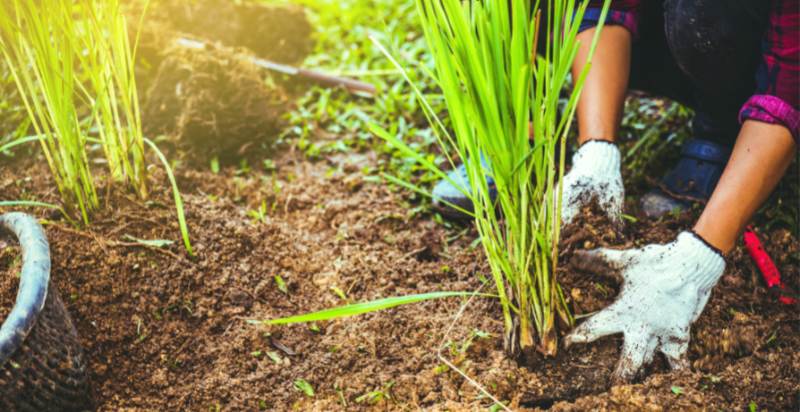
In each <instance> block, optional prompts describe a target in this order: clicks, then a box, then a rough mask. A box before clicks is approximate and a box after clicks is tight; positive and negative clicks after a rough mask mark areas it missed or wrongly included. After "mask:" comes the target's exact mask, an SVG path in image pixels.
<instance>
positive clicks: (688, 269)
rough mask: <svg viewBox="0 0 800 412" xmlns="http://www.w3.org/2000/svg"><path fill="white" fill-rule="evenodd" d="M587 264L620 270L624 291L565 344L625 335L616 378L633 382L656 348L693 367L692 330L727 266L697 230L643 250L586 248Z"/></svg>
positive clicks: (672, 360)
mask: <svg viewBox="0 0 800 412" xmlns="http://www.w3.org/2000/svg"><path fill="white" fill-rule="evenodd" d="M578 259H581V260H580V261H579V262H578V263H579V264H580V265H581V266H583V267H584V268H597V267H598V265H599V266H607V267H610V269H612V270H616V271H618V272H617V273H619V275H620V277H621V280H622V291H621V293H620V295H619V297H618V298H617V300H616V301H615V302H614V303H613V304H611V305H610V306H609V307H607V308H605V309H603V310H602V311H600V312H599V313H597V314H596V315H594V316H592V317H590V318H589V319H588V320H587V321H586V322H584V323H582V324H581V325H580V326H578V327H577V328H575V330H574V331H573V332H572V333H570V334H569V335H567V337H566V345H567V346H569V345H571V344H573V343H583V342H592V341H594V340H596V339H598V338H600V337H602V336H606V335H611V334H615V333H620V332H621V333H623V334H624V339H625V340H624V344H623V347H622V354H621V357H620V360H619V363H617V368H616V370H615V371H614V375H613V376H614V379H615V380H616V381H628V380H631V379H632V378H633V377H634V376H635V375H636V373H637V372H638V371H639V369H640V368H641V366H642V365H644V364H647V363H649V362H650V361H651V360H652V359H653V355H654V354H655V351H656V350H659V351H661V353H663V354H664V355H666V358H667V360H668V361H669V364H670V366H671V367H672V368H673V369H679V368H685V367H687V366H688V365H689V362H688V360H687V358H686V350H687V349H688V347H689V337H690V335H689V328H690V326H691V324H692V323H693V322H694V321H695V320H697V318H698V317H699V316H700V313H701V312H702V311H703V308H704V307H705V305H706V302H708V297H709V296H710V294H711V289H712V288H713V287H714V285H715V284H716V283H717V280H719V278H720V276H722V272H723V270H724V269H725V259H723V258H722V254H721V253H720V252H719V251H718V250H716V249H714V248H713V247H712V246H710V245H709V244H708V243H706V242H705V240H703V239H702V238H700V237H699V236H698V235H697V234H695V233H693V232H682V233H681V234H680V235H678V238H677V240H675V241H674V242H672V243H668V244H666V245H649V246H645V247H643V248H641V249H630V250H613V249H596V250H592V251H588V252H583V253H582V254H581V255H579V256H578Z"/></svg>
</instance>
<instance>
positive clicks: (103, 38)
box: [0, 0, 192, 254]
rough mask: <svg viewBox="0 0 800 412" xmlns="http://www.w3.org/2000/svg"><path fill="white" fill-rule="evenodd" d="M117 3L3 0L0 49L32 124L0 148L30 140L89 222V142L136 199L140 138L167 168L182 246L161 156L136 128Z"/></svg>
mask: <svg viewBox="0 0 800 412" xmlns="http://www.w3.org/2000/svg"><path fill="white" fill-rule="evenodd" d="M120 6H121V5H120V2H119V0H78V1H73V0H53V1H49V2H46V3H42V2H37V1H23V0H10V1H8V2H6V4H5V5H4V7H2V8H0V52H2V57H3V60H4V62H5V63H6V65H7V67H8V71H9V72H10V75H11V77H12V78H13V80H14V83H15V84H16V87H17V90H18V91H19V95H20V99H21V100H22V103H23V105H24V107H25V110H26V111H27V114H28V117H29V119H30V121H31V125H32V128H33V130H34V132H35V133H36V135H35V136H28V137H23V138H18V139H16V140H13V141H10V142H5V143H4V144H3V145H2V147H0V151H4V150H7V149H9V148H11V147H14V146H16V145H19V144H23V143H27V142H30V141H39V142H40V144H41V148H42V153H43V154H44V157H45V159H46V160H47V163H48V165H49V167H50V170H51V172H52V175H53V178H54V180H55V183H56V185H57V187H58V190H59V193H60V195H61V198H62V201H63V203H64V206H65V209H66V211H67V213H69V214H78V215H80V217H81V220H82V221H83V222H84V223H88V222H89V216H90V214H91V212H92V211H93V210H96V209H97V208H99V206H100V202H99V199H98V195H97V189H96V185H95V183H96V182H95V178H94V176H93V173H92V168H91V163H92V161H93V160H94V159H93V158H91V156H90V148H91V146H92V145H99V146H100V148H101V149H102V153H103V162H102V163H104V164H106V165H107V168H108V176H109V180H110V181H112V182H115V183H117V184H121V185H126V186H128V187H129V188H130V189H131V190H132V191H134V192H135V193H136V194H137V195H138V197H139V198H140V199H143V200H145V199H147V197H148V190H147V165H146V162H145V145H146V144H147V145H149V146H151V148H152V149H153V150H154V151H155V152H156V154H157V156H158V157H159V159H160V160H161V161H162V163H163V164H164V166H165V167H166V168H167V173H168V176H169V178H170V182H171V184H172V187H173V192H174V195H175V204H176V208H177V210H178V220H179V223H180V227H181V235H182V237H183V240H184V244H185V246H186V249H187V250H188V251H189V253H190V254H191V253H192V249H191V243H190V241H189V233H188V228H187V225H186V222H185V218H184V213H183V206H182V201H181V199H180V195H179V193H178V191H177V186H176V184H175V181H174V178H173V177H172V172H171V170H170V167H169V164H168V163H167V162H166V159H164V157H163V155H162V154H161V153H160V152H159V151H158V148H157V147H155V145H154V144H152V142H150V141H148V139H146V138H145V137H144V134H143V132H142V122H141V115H140V109H139V98H138V94H137V89H136V79H135V76H134V62H135V60H134V56H135V52H136V44H135V42H134V44H133V45H131V44H130V38H129V36H128V30H127V27H128V25H127V22H126V18H125V16H124V15H123V13H122V10H121V7H120ZM139 26H141V24H139ZM136 38H137V40H138V35H137V37H136Z"/></svg>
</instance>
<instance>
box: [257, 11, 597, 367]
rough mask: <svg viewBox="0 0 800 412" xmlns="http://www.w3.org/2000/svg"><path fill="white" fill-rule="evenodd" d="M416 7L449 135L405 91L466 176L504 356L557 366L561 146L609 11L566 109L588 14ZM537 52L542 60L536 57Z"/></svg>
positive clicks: (330, 314) (565, 314) (304, 318)
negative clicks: (530, 355)
mask: <svg viewBox="0 0 800 412" xmlns="http://www.w3.org/2000/svg"><path fill="white" fill-rule="evenodd" d="M416 2H417V10H418V12H419V14H420V16H421V21H422V27H423V30H424V33H425V38H426V40H427V43H428V47H429V49H430V52H431V53H432V55H433V57H434V64H435V70H434V72H433V73H431V75H432V76H433V78H434V79H435V80H436V82H437V83H438V85H439V87H440V88H441V91H442V94H443V96H444V99H445V103H446V106H447V112H448V115H449V122H450V125H451V128H452V131H453V134H451V133H450V129H449V128H448V127H446V126H445V124H444V122H443V121H442V120H441V119H440V118H439V117H438V116H437V114H436V113H435V112H434V111H433V110H432V109H431V106H430V105H429V104H428V103H427V101H426V100H425V96H424V95H423V93H422V92H421V91H420V90H419V89H418V88H416V87H415V86H414V85H413V84H412V89H413V90H414V91H415V93H416V95H417V97H418V98H419V100H420V102H421V106H422V108H423V110H424V112H425V114H426V116H427V117H428V120H429V121H430V122H431V124H432V126H433V128H434V131H435V132H436V133H435V134H436V136H437V139H438V142H439V145H440V146H441V148H442V152H443V153H444V155H445V157H446V158H447V160H448V163H449V164H450V167H455V164H454V162H453V159H454V157H456V156H457V157H458V158H459V159H460V160H461V161H462V162H463V163H464V165H465V166H466V171H467V175H468V178H469V182H470V188H469V189H465V188H462V190H464V191H465V193H464V194H465V195H466V196H468V197H469V199H470V200H471V201H472V204H473V210H472V211H471V212H468V211H464V212H465V213H468V214H470V215H471V216H472V217H473V218H474V220H475V225H476V227H477V230H478V233H479V234H480V239H481V244H482V245H483V248H484V251H485V253H486V256H487V259H488V262H489V265H490V267H491V270H492V276H493V278H494V283H495V286H496V289H497V297H498V298H499V300H500V303H501V306H502V312H503V321H504V326H505V340H504V341H505V347H506V350H507V351H508V352H509V353H511V354H515V353H518V352H519V351H528V350H530V349H536V350H538V351H539V352H541V353H543V354H545V355H554V354H555V353H556V350H557V347H558V345H557V333H556V316H557V315H559V316H560V318H561V319H562V320H563V321H564V322H565V323H566V324H572V322H573V319H572V317H571V315H570V313H569V310H568V308H567V307H566V303H565V299H564V296H563V293H562V291H561V288H560V286H559V284H558V282H557V279H556V273H557V272H556V269H557V265H558V242H559V237H560V227H561V216H560V211H561V198H562V196H561V191H560V189H559V185H558V182H559V180H560V179H561V177H562V176H563V175H564V160H565V159H564V156H565V153H566V150H565V145H566V139H567V135H568V134H569V131H570V126H571V125H572V120H573V119H574V115H575V110H576V107H577V100H578V96H579V95H580V92H581V90H582V88H583V83H584V81H585V78H586V75H587V73H588V71H589V68H590V67H591V63H590V60H591V56H592V55H593V54H594V49H595V46H596V44H597V39H598V36H599V33H600V31H601V30H602V26H603V24H602V22H604V21H605V17H606V15H607V13H608V7H609V3H610V1H609V0H606V1H605V2H604V5H603V8H602V12H601V14H600V17H599V21H600V24H599V25H598V27H597V30H596V31H595V36H594V38H593V42H592V44H591V51H590V53H589V61H587V62H586V64H585V65H584V68H583V70H582V72H581V73H580V75H579V76H578V77H577V78H575V79H572V81H573V87H572V89H571V91H570V92H569V98H568V99H566V103H565V104H562V103H563V102H561V99H560V97H561V93H562V91H563V90H564V89H565V86H566V85H567V83H568V81H569V74H570V69H571V68H572V65H573V63H574V62H575V58H576V56H577V54H578V47H579V43H578V41H577V38H576V37H577V34H578V29H579V25H580V22H581V20H582V18H583V16H584V14H585V12H586V8H587V5H588V2H586V1H584V2H576V1H574V0H546V1H545V2H541V1H539V0H537V1H536V2H535V3H534V4H531V2H530V1H529V0H500V1H495V0H483V1H480V0H463V1H462V0H416ZM545 3H546V4H545ZM542 10H544V12H542ZM543 15H544V17H543ZM540 34H541V35H542V36H544V38H543V39H540V38H539V35H540ZM539 44H542V45H543V46H542V47H543V49H541V50H539V49H537V45H539ZM378 47H380V48H381V50H382V51H383V52H384V54H385V55H386V56H387V58H389V59H390V60H391V61H392V62H393V63H394V65H395V66H396V67H397V69H398V70H399V71H400V72H401V73H403V75H404V77H405V79H406V80H407V81H409V82H411V81H410V79H409V76H408V75H407V74H406V72H405V70H404V68H403V67H402V65H401V64H400V63H398V62H397V61H396V60H395V59H394V58H393V57H392V56H391V54H390V53H389V52H388V51H387V50H386V49H384V48H383V47H382V46H381V45H379V44H378ZM371 129H372V131H373V132H374V133H375V134H376V135H378V136H379V137H381V138H383V139H385V140H386V141H387V142H388V143H389V144H390V145H392V146H393V147H395V148H396V149H398V150H399V151H400V152H401V153H403V154H405V155H407V156H409V157H410V158H412V159H414V160H415V161H416V162H418V163H419V164H420V165H422V166H423V167H425V168H427V169H429V170H430V171H431V172H433V173H434V174H435V175H437V176H439V177H440V178H442V179H448V180H449V177H448V176H447V174H446V173H445V172H444V171H442V170H440V169H439V167H438V166H437V165H436V164H434V163H433V162H431V161H430V160H429V159H428V158H427V157H426V156H425V155H424V154H421V153H418V152H416V151H415V149H413V148H412V147H411V146H410V145H408V144H407V143H405V142H404V141H403V140H402V139H401V137H398V136H395V135H393V134H392V133H390V132H389V131H387V130H385V129H383V128H382V127H380V126H378V125H375V124H373V125H371ZM531 136H533V138H532V139H531ZM482 159H485V161H483V160H482ZM487 163H488V164H489V165H491V166H490V167H488V168H487V167H484V166H483V165H484V164H487ZM385 177H386V178H387V180H389V181H391V182H394V183H397V184H398V185H400V186H403V187H405V188H408V189H410V190H413V191H416V192H420V193H423V194H429V193H428V192H427V191H425V190H424V189H423V188H420V187H419V186H416V185H414V184H412V183H410V182H407V181H403V180H400V179H397V178H395V177H393V176H390V175H385ZM487 177H491V178H492V179H493V180H494V182H495V183H494V184H495V186H496V190H497V198H496V199H492V197H491V196H490V188H489V183H488V181H487ZM451 183H453V184H455V182H452V181H451ZM456 186H458V185H456ZM454 207H455V206H454ZM462 211H463V210H462ZM498 212H499V213H498ZM421 296H422V297H425V296H427V295H424V294H423V295H413V296H407V297H404V298H403V299H400V300H392V302H393V303H395V304H405V303H413V302H416V301H419V300H420V297H421ZM451 296H453V295H446V294H445V295H436V296H435V297H439V298H440V297H451ZM432 297H433V296H428V298H432ZM378 302H382V301H375V302H371V303H370V302H367V303H359V304H355V305H348V306H344V307H340V308H335V309H329V310H324V311H321V312H315V313H311V314H306V315H299V316H293V317H289V318H282V319H273V320H267V321H263V322H260V323H265V324H269V325H275V324H285V323H295V322H309V321H314V320H324V319H332V318H337V317H344V316H351V315H353V314H357V313H363V312H364V311H368V309H369V308H371V309H374V310H378V309H382V308H383V307H382V306H381V305H378V304H377V303H378ZM537 340H538V342H537Z"/></svg>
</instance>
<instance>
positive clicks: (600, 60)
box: [572, 26, 631, 144]
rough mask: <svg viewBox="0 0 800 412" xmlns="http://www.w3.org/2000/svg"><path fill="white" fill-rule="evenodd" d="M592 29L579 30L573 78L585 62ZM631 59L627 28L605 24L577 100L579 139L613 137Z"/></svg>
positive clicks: (620, 114) (593, 30)
mask: <svg viewBox="0 0 800 412" xmlns="http://www.w3.org/2000/svg"><path fill="white" fill-rule="evenodd" d="M594 33H595V29H588V30H586V31H583V32H581V33H580V34H578V40H579V41H580V42H581V43H580V48H579V50H578V55H577V57H576V58H575V64H573V66H572V76H573V78H574V79H577V78H578V76H580V73H581V71H582V70H583V67H584V66H585V65H586V58H587V57H588V55H589V49H590V48H591V45H592V38H593V37H594ZM630 60H631V34H630V32H628V30H627V29H625V28H623V27H621V26H606V27H604V28H603V31H602V32H601V33H600V39H599V42H598V44H597V49H596V50H595V53H594V57H593V58H592V67H591V69H590V70H589V74H588V75H587V77H586V82H585V83H584V85H583V91H582V93H581V97H580V100H579V101H578V110H577V116H578V143H580V144H582V143H584V142H586V141H587V140H590V139H601V140H610V141H614V140H615V139H616V137H617V131H618V130H619V123H620V121H621V119H622V110H623V106H624V103H625V94H626V93H627V89H628V75H629V73H630Z"/></svg>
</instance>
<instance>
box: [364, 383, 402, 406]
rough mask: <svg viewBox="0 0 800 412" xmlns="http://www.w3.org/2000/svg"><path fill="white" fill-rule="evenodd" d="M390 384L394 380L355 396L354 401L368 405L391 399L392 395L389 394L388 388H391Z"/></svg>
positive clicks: (392, 384)
mask: <svg viewBox="0 0 800 412" xmlns="http://www.w3.org/2000/svg"><path fill="white" fill-rule="evenodd" d="M392 386H394V381H390V382H389V383H387V384H386V385H383V387H381V388H380V389H378V390H374V391H371V392H367V393H365V394H363V395H361V396H359V397H358V398H356V403H366V404H369V405H375V404H377V403H380V402H382V401H384V400H391V399H392V396H391V394H390V390H391V389H392Z"/></svg>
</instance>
